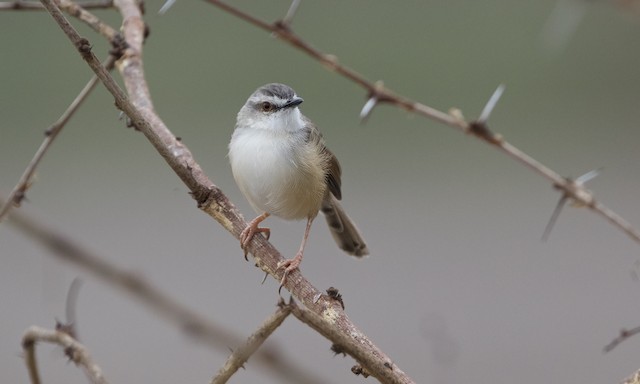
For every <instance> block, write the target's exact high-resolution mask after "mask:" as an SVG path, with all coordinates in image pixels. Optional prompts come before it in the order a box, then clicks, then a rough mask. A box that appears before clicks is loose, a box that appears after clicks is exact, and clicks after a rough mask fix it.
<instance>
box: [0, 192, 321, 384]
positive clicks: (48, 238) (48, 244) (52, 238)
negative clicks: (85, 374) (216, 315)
mask: <svg viewBox="0 0 640 384" xmlns="http://www.w3.org/2000/svg"><path fill="white" fill-rule="evenodd" d="M1 202H2V201H1V199H0V203H1ZM9 223H10V224H12V225H13V226H14V227H16V228H17V229H19V230H20V231H22V232H23V233H24V234H25V235H27V236H29V237H31V238H33V239H34V240H35V241H37V242H38V243H40V244H41V245H42V246H44V247H45V248H47V249H49V250H50V251H51V253H52V255H53V256H54V257H58V258H59V259H60V260H62V261H64V262H68V263H71V264H73V265H75V266H77V267H79V268H82V269H83V270H85V271H87V272H89V273H90V274H92V275H94V276H95V277H97V278H98V279H101V280H102V281H103V282H105V283H107V284H109V285H111V286H112V287H114V288H116V289H121V290H123V291H124V292H125V293H127V294H129V295H131V296H132V297H134V298H136V299H138V300H140V301H141V302H142V303H143V304H146V305H147V306H148V307H149V308H150V309H151V310H153V311H155V313H156V314H158V315H159V316H160V317H162V318H164V319H165V320H167V321H169V322H173V323H174V324H176V325H177V326H178V328H179V329H181V330H183V331H184V332H185V333H186V334H187V335H188V336H191V337H192V338H194V339H195V340H198V341H200V342H204V343H205V344H207V345H209V346H210V347H212V348H214V349H217V350H220V351H222V350H226V348H227V346H228V345H238V344H240V343H241V342H242V339H241V337H240V336H238V335H236V334H234V333H233V332H232V331H230V330H228V329H224V328H222V327H220V326H219V325H217V324H215V323H213V322H211V321H209V320H207V319H205V318H204V317H203V316H201V315H200V314H198V313H196V312H193V311H191V310H190V309H189V308H187V307H185V306H183V305H182V304H180V302H178V301H176V300H174V299H172V298H171V297H169V296H167V295H165V294H164V293H162V292H161V291H160V290H159V289H158V288H157V287H155V286H154V285H152V284H151V283H150V282H148V281H146V280H144V279H143V278H142V277H141V276H139V275H137V274H135V273H131V272H129V271H126V270H124V269H122V268H118V267H117V266H114V265H112V264H110V263H109V262H108V261H107V258H105V257H99V256H98V255H95V254H93V253H91V251H89V250H87V249H86V248H84V247H82V246H81V245H79V244H77V243H76V242H74V241H72V240H70V239H69V238H68V237H67V236H65V235H64V234H62V233H60V232H57V231H55V230H54V229H53V228H48V227H47V226H45V225H43V224H41V223H39V222H37V221H35V220H33V219H30V218H29V217H27V216H26V215H24V214H23V213H21V212H20V211H14V212H11V213H10V214H9ZM67 320H69V319H67ZM256 358H257V359H258V361H259V362H260V363H262V364H263V366H265V367H267V368H269V369H270V370H271V371H273V372H274V373H275V374H276V376H277V377H278V378H279V379H280V380H281V381H282V382H289V383H296V384H319V383H326V382H327V381H326V380H325V379H320V378H317V377H314V376H313V375H312V374H311V373H310V372H308V371H304V370H302V369H300V368H298V367H296V366H295V365H294V364H292V363H291V359H289V358H287V356H283V355H282V353H281V352H279V351H278V349H277V348H274V347H271V348H262V349H260V350H259V351H258V353H257V356H256Z"/></svg>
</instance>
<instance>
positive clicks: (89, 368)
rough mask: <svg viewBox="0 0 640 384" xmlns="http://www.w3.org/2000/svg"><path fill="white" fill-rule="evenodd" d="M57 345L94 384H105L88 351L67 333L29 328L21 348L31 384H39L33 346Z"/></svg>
mask: <svg viewBox="0 0 640 384" xmlns="http://www.w3.org/2000/svg"><path fill="white" fill-rule="evenodd" d="M42 341H44V342H47V343H52V344H58V345H60V346H61V347H63V348H64V352H65V354H66V355H67V356H68V357H69V359H70V360H71V361H73V362H74V363H75V364H76V365H79V366H81V367H82V370H83V371H84V373H85V375H87V377H88V378H89V380H90V381H91V382H92V383H94V384H107V380H106V379H105V378H104V376H103V374H102V369H100V367H99V366H98V365H97V364H96V363H95V362H94V361H93V359H92V358H91V356H90V355H89V351H88V350H87V349H86V348H85V347H84V346H83V345H82V344H80V343H79V342H78V341H77V340H76V339H74V338H73V337H71V335H69V334H68V333H65V332H62V331H58V330H49V329H44V328H40V327H35V326H33V327H30V328H29V329H27V330H26V332H25V334H24V336H23V337H22V348H23V349H24V351H25V362H26V364H27V370H28V371H29V377H30V378H31V383H32V384H40V382H41V381H40V375H39V373H38V367H37V364H36V352H35V345H36V343H37V342H42Z"/></svg>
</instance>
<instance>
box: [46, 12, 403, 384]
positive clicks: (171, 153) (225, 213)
mask: <svg viewBox="0 0 640 384" xmlns="http://www.w3.org/2000/svg"><path fill="white" fill-rule="evenodd" d="M41 2H42V3H43V5H44V6H45V7H46V8H47V11H49V13H50V14H51V15H52V17H53V18H54V20H55V21H56V22H57V23H58V25H59V26H60V28H61V29H62V30H63V32H64V33H65V34H66V35H67V37H68V38H69V40H70V41H71V42H72V43H73V45H74V46H75V47H76V49H77V50H78V51H79V53H80V55H81V56H82V58H83V59H84V60H85V61H86V62H87V64H88V65H89V66H90V67H91V69H92V70H93V71H94V72H95V73H96V75H97V76H98V77H99V78H100V80H101V81H102V82H103V83H104V85H105V87H106V88H107V90H108V91H109V92H110V93H111V94H112V95H113V96H114V98H115V103H116V106H117V107H118V108H120V109H121V110H122V111H123V112H124V113H125V114H126V115H127V116H128V117H129V118H130V119H131V122H132V124H133V125H134V126H135V127H136V128H137V129H138V130H140V131H141V132H142V133H143V134H144V135H145V136H146V138H147V139H148V140H149V141H150V142H151V144H152V145H153V146H154V147H155V149H156V150H157V151H158V153H159V154H160V155H161V156H162V157H163V158H164V160H165V161H166V162H167V163H168V164H169V166H170V167H171V168H172V169H173V171H174V172H175V173H176V174H177V175H178V177H180V179H181V180H182V181H183V182H184V183H185V185H186V186H187V187H188V188H189V190H190V191H191V194H192V196H193V197H194V199H196V201H197V202H198V207H199V208H200V209H202V210H203V211H205V212H206V213H207V214H209V215H210V216H211V217H213V218H214V219H216V220H217V221H218V222H219V223H220V224H221V225H222V226H223V227H224V228H225V229H226V230H228V231H229V232H231V233H232V234H233V235H234V236H235V237H236V238H239V236H240V232H241V231H242V229H244V228H245V227H246V225H247V224H246V222H245V220H244V218H243V217H242V215H241V214H240V212H239V211H238V210H237V208H236V207H235V206H234V205H233V203H231V201H230V200H229V199H228V198H227V197H226V196H225V195H224V194H223V193H222V191H221V190H220V189H219V188H218V187H216V186H215V185H214V184H213V182H211V180H209V178H208V177H207V176H206V175H205V174H204V172H203V171H202V169H201V167H200V166H199V165H198V163H196V161H195V159H194V158H193V155H192V154H191V152H190V151H189V149H188V148H187V147H186V146H185V145H184V144H183V143H182V142H180V141H179V140H177V139H176V137H175V136H174V135H173V134H172V133H171V131H169V129H168V128H167V127H166V125H165V124H164V122H163V121H162V120H161V119H160V118H159V117H158V115H157V114H156V113H155V111H154V109H153V104H152V102H151V97H150V93H149V90H148V87H147V84H146V80H145V78H144V69H143V66H142V43H143V40H144V35H145V26H144V21H143V20H142V15H141V12H140V9H139V8H138V6H137V3H136V2H135V1H134V0H116V1H115V2H114V4H115V6H116V7H117V8H118V9H119V10H120V12H121V13H122V15H123V20H125V22H124V24H123V35H124V37H125V41H126V42H127V48H126V49H125V51H124V53H123V56H122V58H121V59H120V60H119V61H118V63H117V68H118V70H119V71H120V73H121V74H122V76H123V79H124V84H125V87H126V88H127V91H128V94H129V95H130V97H131V100H129V98H128V97H127V95H125V93H124V92H123V91H122V89H121V88H120V87H119V86H118V85H117V83H116V82H115V81H114V80H113V79H112V78H111V76H110V75H109V73H108V72H107V71H106V70H105V69H104V67H102V66H101V65H100V62H99V61H98V60H97V58H96V57H95V56H94V55H93V53H92V52H91V45H90V44H89V41H88V40H87V39H84V38H82V37H80V35H78V33H77V32H76V31H75V29H74V28H73V27H72V26H71V25H70V24H69V22H68V21H67V20H66V19H65V18H64V15H62V13H61V12H60V10H59V9H58V7H57V6H56V5H55V3H54V2H53V0H41ZM249 249H250V251H251V252H252V253H253V255H254V258H255V261H256V264H257V265H258V266H259V267H260V268H262V269H263V270H264V271H265V272H268V273H269V274H270V275H271V276H273V277H274V278H275V279H276V280H278V281H280V280H281V279H282V274H283V273H284V272H283V271H282V270H277V267H278V263H279V262H281V261H283V260H284V258H283V257H282V255H281V254H280V253H279V252H278V251H277V250H276V249H275V248H274V247H273V246H272V245H271V244H270V243H269V242H268V241H267V240H266V239H264V238H262V237H260V236H257V237H255V238H254V240H253V241H252V243H251V245H250V247H249ZM285 287H286V288H287V289H288V290H289V291H290V292H291V293H292V294H293V295H294V296H295V297H296V298H297V299H298V300H300V301H301V302H302V303H303V304H304V305H305V306H306V307H307V308H308V309H309V310H311V311H313V312H314V313H315V314H316V315H317V316H318V317H320V318H322V319H323V324H324V327H323V328H322V329H321V332H322V334H323V335H324V336H325V337H327V338H329V339H331V340H333V338H332V337H334V334H336V333H339V334H342V335H344V337H347V338H351V339H352V340H353V341H354V343H353V344H350V345H349V346H348V347H345V352H347V353H349V354H350V355H351V356H354V357H356V359H359V358H362V359H363V360H359V363H361V364H362V365H363V366H364V367H366V369H367V371H368V372H370V373H371V375H373V376H375V377H376V378H378V379H379V380H380V381H381V382H383V383H412V382H413V380H412V379H411V378H409V377H408V376H407V375H406V374H405V373H404V372H403V371H402V370H401V369H400V368H399V367H397V366H396V365H395V364H392V365H391V367H392V368H391V369H390V368H388V367H386V366H385V365H384V364H389V363H388V362H389V361H390V359H389V358H388V357H387V356H386V355H385V354H384V352H382V351H381V350H380V349H379V348H378V347H377V346H376V345H375V344H373V342H372V341H371V340H369V338H368V337H367V336H366V335H365V334H364V333H363V332H362V331H360V330H359V329H358V328H357V327H356V325H355V324H354V323H353V322H351V320H350V319H349V318H348V317H347V315H346V314H345V313H344V311H343V310H342V308H339V307H336V305H334V304H333V303H332V301H331V300H329V299H328V298H327V297H326V296H321V295H320V291H319V290H318V289H317V288H315V287H314V286H313V285H312V284H311V283H310V282H309V281H308V280H307V279H306V278H305V277H304V276H303V275H302V274H301V272H300V271H294V272H292V273H291V274H290V275H289V276H288V278H287V282H286V284H285ZM316 296H317V297H318V298H317V299H316V300H314V297H316ZM334 342H335V341H334ZM351 346H353V348H351Z"/></svg>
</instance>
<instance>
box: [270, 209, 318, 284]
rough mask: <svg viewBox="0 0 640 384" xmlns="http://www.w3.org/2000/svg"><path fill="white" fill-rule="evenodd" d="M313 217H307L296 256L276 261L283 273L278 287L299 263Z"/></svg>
mask: <svg viewBox="0 0 640 384" xmlns="http://www.w3.org/2000/svg"><path fill="white" fill-rule="evenodd" d="M314 218H315V217H310V218H308V219H307V228H306V229H305V230H304V237H303V238H302V244H300V249H299V250H298V253H296V256H295V257H294V258H293V259H287V260H284V261H281V262H280V263H278V269H282V268H284V275H282V280H280V288H282V286H283V285H284V283H285V282H286V281H287V275H288V274H289V272H291V271H294V270H296V269H297V268H298V267H299V266H300V263H301V262H302V255H303V254H304V247H305V245H307V238H308V237H309V232H310V231H311V223H313V219H314Z"/></svg>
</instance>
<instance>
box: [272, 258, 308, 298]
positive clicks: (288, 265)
mask: <svg viewBox="0 0 640 384" xmlns="http://www.w3.org/2000/svg"><path fill="white" fill-rule="evenodd" d="M301 262H302V253H298V254H297V255H296V256H295V257H294V258H293V259H287V260H283V261H281V262H279V263H278V268H276V271H277V270H280V269H283V268H284V274H283V275H282V280H280V288H279V289H278V292H280V290H282V287H283V286H284V284H285V283H286V282H287V276H289V273H290V272H292V271H295V270H296V269H298V267H299V266H300V263H301Z"/></svg>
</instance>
